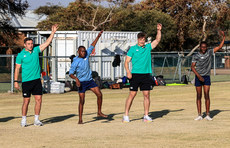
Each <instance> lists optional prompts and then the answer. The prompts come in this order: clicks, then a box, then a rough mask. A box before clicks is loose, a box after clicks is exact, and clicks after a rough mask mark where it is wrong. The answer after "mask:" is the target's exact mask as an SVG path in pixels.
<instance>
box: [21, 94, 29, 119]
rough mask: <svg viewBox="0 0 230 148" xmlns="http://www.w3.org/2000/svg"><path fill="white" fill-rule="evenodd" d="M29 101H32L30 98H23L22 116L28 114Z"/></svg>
mask: <svg viewBox="0 0 230 148" xmlns="http://www.w3.org/2000/svg"><path fill="white" fill-rule="evenodd" d="M29 103H30V98H23V104H22V116H26V115H27V111H28V105H29Z"/></svg>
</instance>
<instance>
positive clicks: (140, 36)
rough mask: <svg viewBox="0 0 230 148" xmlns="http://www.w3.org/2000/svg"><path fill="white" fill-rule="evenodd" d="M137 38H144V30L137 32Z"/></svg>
mask: <svg viewBox="0 0 230 148" xmlns="http://www.w3.org/2000/svg"><path fill="white" fill-rule="evenodd" d="M137 38H138V39H140V38H146V34H145V33H144V32H140V33H138V34H137Z"/></svg>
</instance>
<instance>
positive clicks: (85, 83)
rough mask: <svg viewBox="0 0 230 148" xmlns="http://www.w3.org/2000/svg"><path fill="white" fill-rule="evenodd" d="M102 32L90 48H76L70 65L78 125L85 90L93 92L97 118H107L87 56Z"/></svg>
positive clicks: (80, 121)
mask: <svg viewBox="0 0 230 148" xmlns="http://www.w3.org/2000/svg"><path fill="white" fill-rule="evenodd" d="M102 33H103V31H101V32H100V33H99V34H98V36H97V37H96V39H95V40H94V41H93V43H92V44H91V46H90V47H89V48H88V49H87V50H86V49H85V47H84V46H79V47H78V51H77V52H78V56H77V57H75V58H74V59H73V63H72V64H71V67H70V70H69V75H70V77H71V78H72V79H75V81H76V85H77V87H78V93H79V107H78V111H79V122H78V124H82V123H83V120H82V113H83V106H84V103H85V92H86V91H87V90H89V89H90V90H91V91H93V92H94V93H95V94H96V96H97V105H98V112H97V116H98V117H104V118H107V115H104V114H103V113H102V112H101V107H102V93H101V91H100V89H99V87H98V86H97V84H96V83H95V82H94V80H93V78H92V71H91V70H90V66H89V56H90V54H91V53H92V51H93V49H94V48H95V45H96V44H97V41H98V39H99V38H100V37H101V34H102ZM75 72H76V76H74V73H75Z"/></svg>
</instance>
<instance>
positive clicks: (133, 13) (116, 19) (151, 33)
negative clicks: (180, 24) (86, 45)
mask: <svg viewBox="0 0 230 148" xmlns="http://www.w3.org/2000/svg"><path fill="white" fill-rule="evenodd" d="M157 23H161V24H163V29H162V39H161V42H160V44H159V45H158V46H157V48H156V49H154V51H169V50H173V47H175V45H174V44H175V41H174V40H175V39H176V25H175V22H174V21H173V19H172V17H170V16H169V15H167V14H165V13H162V12H160V11H156V10H154V9H153V10H134V9H132V8H130V7H129V8H127V9H119V10H117V12H115V14H114V15H113V17H112V21H111V22H110V24H109V26H108V29H109V30H115V31H142V32H145V33H146V34H147V36H148V37H151V40H153V39H155V37H156V33H157V31H156V26H157Z"/></svg>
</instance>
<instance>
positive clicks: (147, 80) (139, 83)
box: [129, 74, 153, 91]
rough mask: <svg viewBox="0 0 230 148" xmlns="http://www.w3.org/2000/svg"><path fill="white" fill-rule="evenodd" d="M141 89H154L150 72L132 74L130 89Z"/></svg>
mask: <svg viewBox="0 0 230 148" xmlns="http://www.w3.org/2000/svg"><path fill="white" fill-rule="evenodd" d="M138 87H140V90H141V91H143V90H152V89H153V79H152V77H151V75H150V74H132V79H130V87H129V89H130V91H138Z"/></svg>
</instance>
